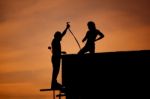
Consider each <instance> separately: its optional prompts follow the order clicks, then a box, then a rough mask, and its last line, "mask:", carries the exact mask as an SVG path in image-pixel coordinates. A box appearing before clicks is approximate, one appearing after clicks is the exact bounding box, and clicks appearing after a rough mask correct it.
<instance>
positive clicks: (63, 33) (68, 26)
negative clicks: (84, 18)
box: [61, 24, 70, 37]
mask: <svg viewBox="0 0 150 99" xmlns="http://www.w3.org/2000/svg"><path fill="white" fill-rule="evenodd" d="M69 28H70V25H69V24H67V26H66V28H65V30H64V31H63V32H62V35H61V37H63V36H64V35H65V34H66V32H67V29H69Z"/></svg>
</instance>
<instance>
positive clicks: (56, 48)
mask: <svg viewBox="0 0 150 99" xmlns="http://www.w3.org/2000/svg"><path fill="white" fill-rule="evenodd" d="M69 27H70V25H69V24H67V26H66V28H65V30H64V31H63V32H62V33H61V32H59V31H57V32H56V33H55V34H54V39H53V40H52V44H51V46H52V59H51V61H52V65H53V72H52V84H51V89H60V88H61V87H62V85H61V84H59V83H58V82H57V76H58V73H59V70H60V59H61V43H60V42H61V40H62V38H63V37H64V35H65V34H66V32H67V29H69ZM48 49H51V47H50V46H49V47H48Z"/></svg>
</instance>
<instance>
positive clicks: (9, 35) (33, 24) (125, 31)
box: [0, 0, 150, 99]
mask: <svg viewBox="0 0 150 99" xmlns="http://www.w3.org/2000/svg"><path fill="white" fill-rule="evenodd" d="M68 21H69V22H71V23H70V25H71V27H70V29H71V30H72V32H73V33H74V35H75V36H76V37H77V39H78V41H79V43H80V45H81V47H83V46H84V43H82V42H81V41H82V39H83V37H84V35H85V33H86V31H87V30H88V28H87V22H88V21H94V22H95V24H96V27H97V29H99V30H100V31H101V32H102V33H103V34H104V35H105V37H104V38H103V39H102V40H100V41H97V42H96V53H101V52H113V51H129V50H150V1H149V0H0V99H52V93H51V92H40V91H39V90H40V89H41V88H50V85H51V73H52V64H51V52H50V51H49V50H48V49H47V47H48V45H49V44H50V43H51V41H52V39H53V35H54V33H55V32H56V31H63V30H64V28H65V27H66V22H68ZM61 44H62V50H63V51H66V52H67V53H68V54H72V53H73V54H76V53H77V52H78V51H79V48H78V45H77V43H76V42H75V40H74V38H73V36H72V35H71V33H70V32H69V31H68V32H67V34H66V35H65V37H64V38H63V40H62V42H61ZM60 77H61V75H59V80H58V81H59V82H60V81H61V78H60Z"/></svg>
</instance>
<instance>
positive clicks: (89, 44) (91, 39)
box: [78, 21, 104, 54]
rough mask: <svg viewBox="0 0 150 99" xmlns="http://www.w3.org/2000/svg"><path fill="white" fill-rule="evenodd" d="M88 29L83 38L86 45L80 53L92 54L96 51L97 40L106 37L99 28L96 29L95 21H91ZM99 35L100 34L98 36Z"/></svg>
mask: <svg viewBox="0 0 150 99" xmlns="http://www.w3.org/2000/svg"><path fill="white" fill-rule="evenodd" d="M87 26H88V29H89V31H87V33H86V35H85V37H84V38H83V40H82V42H84V41H86V44H85V46H84V47H83V48H82V49H81V50H80V51H79V52H78V54H85V53H86V52H89V53H91V54H93V53H95V41H97V40H100V39H102V38H103V37H104V34H103V33H102V32H100V31H99V30H98V29H96V26H95V23H94V22H92V21H89V22H88V24H87ZM97 36H99V37H98V38H97Z"/></svg>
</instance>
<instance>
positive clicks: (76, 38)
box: [67, 22, 81, 49]
mask: <svg viewBox="0 0 150 99" xmlns="http://www.w3.org/2000/svg"><path fill="white" fill-rule="evenodd" d="M67 24H69V22H67ZM69 31H70V33H71V34H72V36H73V37H74V39H75V40H76V42H77V44H78V46H79V49H81V46H80V44H79V42H78V40H77V38H76V37H75V35H74V34H73V32H72V31H71V30H70V28H69Z"/></svg>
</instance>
